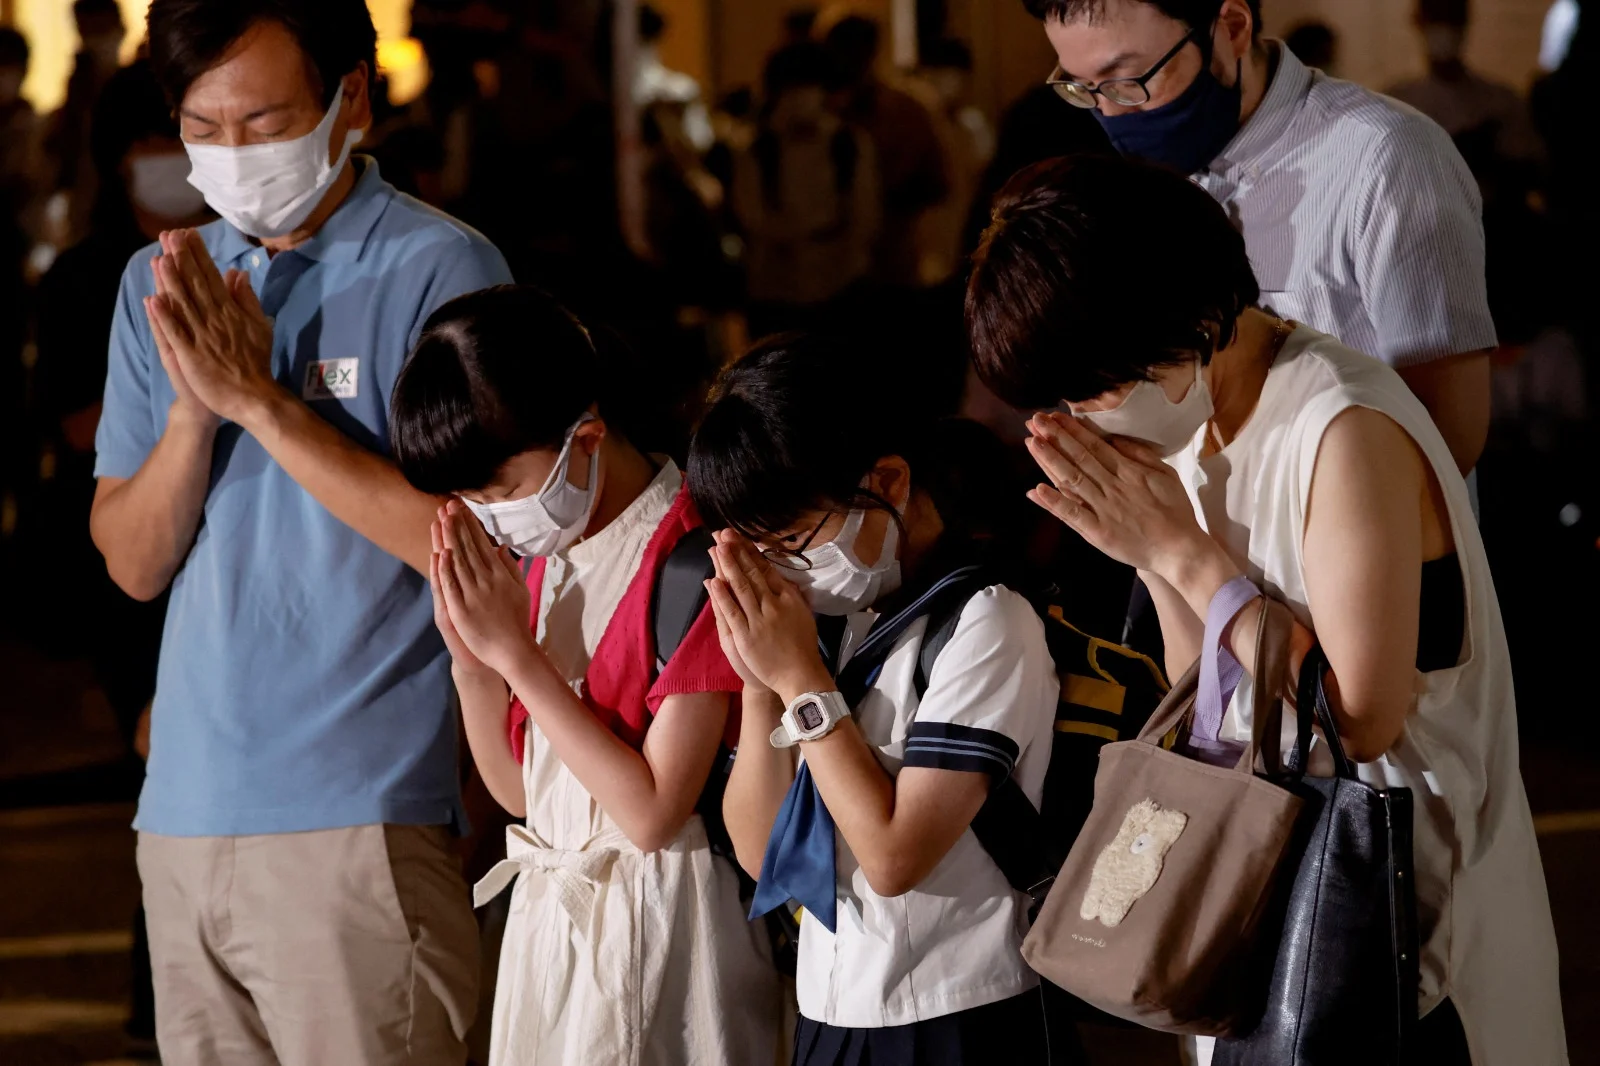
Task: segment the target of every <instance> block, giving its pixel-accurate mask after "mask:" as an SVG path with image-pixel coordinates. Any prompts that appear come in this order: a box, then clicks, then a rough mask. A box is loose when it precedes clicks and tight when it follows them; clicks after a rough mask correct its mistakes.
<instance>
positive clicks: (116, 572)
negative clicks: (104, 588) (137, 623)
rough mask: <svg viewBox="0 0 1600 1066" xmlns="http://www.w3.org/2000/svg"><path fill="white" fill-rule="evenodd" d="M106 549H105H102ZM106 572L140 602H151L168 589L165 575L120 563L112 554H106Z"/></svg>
mask: <svg viewBox="0 0 1600 1066" xmlns="http://www.w3.org/2000/svg"><path fill="white" fill-rule="evenodd" d="M101 550H102V551H104V549H101ZM105 560H106V573H107V574H108V575H110V577H111V581H112V583H113V584H115V585H116V586H117V588H119V589H121V590H122V591H123V592H125V593H127V594H128V595H129V596H131V597H132V598H133V599H135V600H138V601H139V602H140V603H149V602H150V601H151V600H154V599H156V598H158V597H159V596H160V595H161V594H162V593H163V592H165V591H166V590H167V585H168V584H169V581H168V580H167V578H166V576H165V575H162V574H152V573H148V572H145V571H141V570H139V569H138V568H137V567H131V566H126V565H119V564H118V562H117V561H116V560H115V559H114V558H113V557H112V556H110V555H107V556H105Z"/></svg>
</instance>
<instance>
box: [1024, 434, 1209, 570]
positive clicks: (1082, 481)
mask: <svg viewBox="0 0 1600 1066" xmlns="http://www.w3.org/2000/svg"><path fill="white" fill-rule="evenodd" d="M1028 434H1029V435H1028V442H1027V444H1028V451H1029V453H1030V454H1032V456H1033V458H1034V461H1035V462H1037V463H1038V464H1039V468H1040V469H1041V470H1042V471H1044V475H1045V477H1046V478H1048V479H1049V484H1042V485H1039V486H1038V487H1036V488H1034V489H1032V490H1031V491H1030V492H1029V493H1028V498H1029V499H1030V500H1032V501H1033V502H1034V503H1036V504H1038V505H1039V506H1040V507H1043V508H1044V509H1045V510H1047V511H1049V512H1050V513H1051V514H1053V515H1055V516H1056V517H1057V518H1059V519H1060V520H1061V521H1063V522H1065V523H1066V524H1067V525H1069V526H1071V527H1072V528H1073V529H1074V530H1076V531H1077V532H1078V533H1079V534H1081V535H1082V536H1083V538H1084V539H1085V540H1087V541H1088V542H1089V543H1090V544H1092V545H1093V546H1094V547H1096V548H1098V549H1099V550H1100V551H1102V552H1104V553H1105V554H1106V555H1109V556H1110V557H1111V558H1113V559H1116V560H1117V561H1118V562H1122V563H1126V564H1128V565H1130V566H1134V567H1137V568H1138V569H1140V570H1145V571H1149V572H1150V573H1154V574H1157V575H1159V576H1161V577H1162V578H1164V579H1166V580H1167V581H1168V582H1170V583H1171V584H1172V585H1173V586H1174V587H1176V588H1179V589H1182V588H1184V587H1185V586H1186V585H1187V584H1190V583H1191V575H1193V574H1194V572H1195V571H1196V570H1198V569H1204V570H1208V571H1210V570H1216V571H1218V572H1219V573H1220V572H1225V571H1231V572H1232V573H1230V574H1228V575H1227V576H1232V574H1236V573H1238V569H1237V567H1236V566H1234V564H1233V563H1232V561H1231V560H1230V559H1228V557H1227V553H1226V552H1224V551H1223V550H1222V547H1221V546H1220V545H1219V544H1217V542H1216V541H1214V540H1212V539H1211V537H1210V536H1209V535H1207V533H1206V532H1205V530H1203V529H1201V528H1200V523H1199V521H1198V520H1196V518H1195V514H1194V505H1193V504H1192V503H1191V502H1190V500H1189V494H1188V492H1186V491H1185V490H1184V487H1183V482H1182V481H1180V480H1179V479H1178V475H1177V474H1176V473H1174V472H1173V470H1172V468H1171V467H1169V466H1168V465H1167V464H1166V463H1164V462H1162V460H1161V457H1160V456H1159V455H1157V454H1156V453H1155V451H1154V450H1152V449H1151V448H1149V447H1148V446H1146V445H1144V444H1141V443H1138V442H1137V441H1131V440H1128V439H1126V438H1116V439H1115V440H1105V439H1103V438H1101V437H1100V436H1099V435H1098V434H1096V433H1095V432H1094V431H1093V430H1092V429H1090V428H1089V427H1088V426H1086V425H1084V424H1083V423H1081V422H1080V421H1078V419H1076V418H1073V417H1072V416H1071V415H1069V414H1064V413H1061V412H1045V413H1043V414H1038V415H1035V416H1034V417H1032V418H1030V419H1029V420H1028ZM1226 579H1227V578H1226V577H1224V578H1223V580H1226ZM1217 587H1221V586H1220V583H1219V584H1218V585H1217ZM1212 591H1213V592H1214V591H1215V589H1213V590H1212Z"/></svg>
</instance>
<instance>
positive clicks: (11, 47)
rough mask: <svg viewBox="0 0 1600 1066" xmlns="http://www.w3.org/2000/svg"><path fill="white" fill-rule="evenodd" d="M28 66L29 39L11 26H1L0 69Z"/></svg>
mask: <svg viewBox="0 0 1600 1066" xmlns="http://www.w3.org/2000/svg"><path fill="white" fill-rule="evenodd" d="M27 66H28V39H27V38H26V37H24V36H23V35H22V34H20V33H18V32H17V31H16V30H14V29H12V28H11V27H10V26H0V67H23V68H24V69H26V68H27Z"/></svg>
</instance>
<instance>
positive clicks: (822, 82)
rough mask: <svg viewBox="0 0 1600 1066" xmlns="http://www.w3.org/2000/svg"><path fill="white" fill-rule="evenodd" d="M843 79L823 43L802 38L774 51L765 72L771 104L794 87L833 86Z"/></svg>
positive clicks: (765, 87)
mask: <svg viewBox="0 0 1600 1066" xmlns="http://www.w3.org/2000/svg"><path fill="white" fill-rule="evenodd" d="M838 81H839V78H838V66H837V65H836V64H835V63H834V61H833V56H832V55H831V54H830V53H829V52H828V50H827V49H826V48H824V47H822V45H820V44H815V43H813V42H811V41H801V42H799V43H797V44H788V45H784V46H783V47H782V48H780V49H778V50H777V51H776V52H774V53H772V55H771V57H770V58H768V60H767V66H766V69H765V70H763V71H762V72H761V87H762V91H763V92H764V93H765V94H766V100H767V102H768V103H771V102H772V101H773V100H776V99H777V98H778V97H779V96H780V95H782V94H783V93H785V92H787V91H788V90H790V89H801V88H807V87H814V86H821V87H823V88H832V87H833V86H834V85H836V84H837V83H838Z"/></svg>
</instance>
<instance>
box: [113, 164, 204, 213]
mask: <svg viewBox="0 0 1600 1066" xmlns="http://www.w3.org/2000/svg"><path fill="white" fill-rule="evenodd" d="M128 196H129V197H130V198H132V200H133V202H134V205H135V206H137V207H138V208H139V209H140V210H141V211H146V212H148V213H150V214H152V215H154V216H155V217H156V218H158V219H160V220H161V221H162V222H173V223H178V222H185V221H187V220H189V219H191V218H194V217H195V216H196V215H198V214H199V213H200V212H202V211H204V210H205V209H206V198H205V197H204V196H201V195H200V190H199V189H196V188H195V187H194V186H193V185H190V184H189V157H188V156H187V155H184V154H183V153H182V152H162V153H161V154H159V155H141V156H135V157H134V158H133V160H132V161H131V162H130V163H129V164H128Z"/></svg>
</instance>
